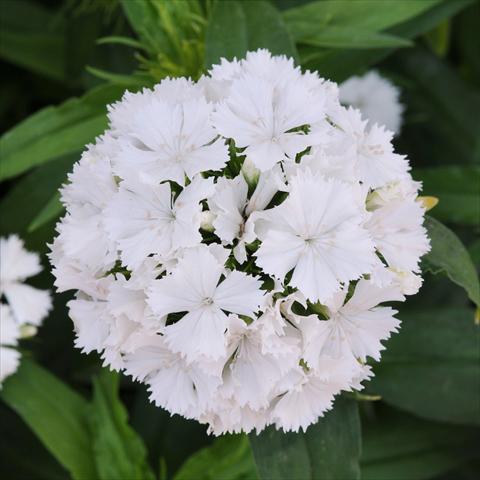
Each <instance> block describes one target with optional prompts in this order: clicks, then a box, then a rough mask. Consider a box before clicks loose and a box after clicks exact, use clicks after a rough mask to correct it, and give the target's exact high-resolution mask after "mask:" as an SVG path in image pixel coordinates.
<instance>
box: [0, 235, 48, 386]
mask: <svg viewBox="0 0 480 480" xmlns="http://www.w3.org/2000/svg"><path fill="white" fill-rule="evenodd" d="M41 271H42V266H41V264H40V258H39V256H38V255H37V254H36V253H33V252H28V251H27V250H25V247H24V244H23V241H22V240H21V239H20V238H19V237H18V236H17V235H10V236H9V237H8V238H4V237H2V238H0V296H1V297H2V300H3V299H5V300H6V302H5V303H4V302H3V301H2V302H1V303H0V388H1V386H2V382H3V380H4V379H5V378H6V377H8V376H9V375H11V374H12V373H14V372H15V371H16V370H17V368H18V365H19V363H20V356H21V355H20V352H19V351H18V350H16V348H15V347H17V346H18V341H19V339H20V338H25V337H30V336H32V335H34V334H35V333H36V328H37V327H38V326H39V325H40V324H41V322H42V320H43V319H44V318H45V317H46V316H47V315H48V312H49V311H50V309H51V307H52V300H51V297H50V293H49V292H48V291H46V290H39V289H38V288H34V287H32V286H30V285H26V284H24V281H25V279H27V278H29V277H32V276H34V275H37V274H38V273H40V272H41Z"/></svg>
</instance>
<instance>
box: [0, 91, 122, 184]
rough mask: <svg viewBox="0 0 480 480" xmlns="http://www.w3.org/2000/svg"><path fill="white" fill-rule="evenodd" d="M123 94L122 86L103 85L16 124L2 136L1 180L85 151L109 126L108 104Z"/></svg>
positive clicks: (0, 140)
mask: <svg viewBox="0 0 480 480" xmlns="http://www.w3.org/2000/svg"><path fill="white" fill-rule="evenodd" d="M122 93H123V88H122V87H120V86H115V85H102V86H100V87H97V88H95V89H94V90H92V91H90V92H88V93H87V94H85V95H84V96H83V97H81V98H72V99H70V100H67V101H66V102H65V103H63V104H61V105H60V106H58V107H47V108H44V109H43V110H40V111H39V112H38V113H35V114H34V115H32V116H31V117H29V118H27V119H26V120H24V121H23V122H21V123H19V124H18V125H16V126H15V127H13V128H12V129H11V130H9V131H8V132H6V133H5V134H4V135H2V137H1V138H0V151H1V152H2V155H1V158H0V180H5V179H6V178H10V177H14V176H16V175H19V174H20V173H23V172H25V171H26V170H28V169H30V168H32V167H33V166H36V165H41V164H44V163H46V162H49V161H51V160H54V159H56V158H59V157H61V156H64V155H67V154H71V153H75V152H80V151H81V150H83V148H84V147H85V145H86V144H87V143H90V142H92V141H93V140H94V139H95V137H96V136H97V135H100V134H101V133H102V132H103V131H104V130H105V128H106V127H107V117H106V104H108V103H111V102H113V101H115V100H117V99H118V98H120V96H121V95H122Z"/></svg>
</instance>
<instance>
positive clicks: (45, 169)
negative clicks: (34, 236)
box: [0, 155, 79, 234]
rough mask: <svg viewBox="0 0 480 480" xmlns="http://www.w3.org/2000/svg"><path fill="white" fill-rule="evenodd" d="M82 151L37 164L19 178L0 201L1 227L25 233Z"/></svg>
mask: <svg viewBox="0 0 480 480" xmlns="http://www.w3.org/2000/svg"><path fill="white" fill-rule="evenodd" d="M78 158H79V155H78V156H76V155H69V156H67V157H64V158H60V159H58V160H55V161H52V162H50V163H48V164H47V165H44V166H42V167H41V168H36V169H34V170H33V171H32V172H30V173H28V175H26V176H25V177H23V178H22V179H21V180H20V181H18V182H17V183H16V184H15V185H14V186H13V187H12V189H11V190H10V191H9V192H8V194H7V195H6V196H5V197H4V198H3V199H2V200H1V202H0V210H1V212H2V214H1V215H0V231H1V232H2V234H8V233H11V232H19V233H25V232H26V231H27V229H28V227H29V226H30V224H31V223H32V222H34V221H35V220H36V218H37V217H38V215H39V214H40V212H42V211H43V210H44V209H45V208H46V207H45V206H46V205H47V204H48V203H49V202H50V200H51V199H52V197H53V196H54V195H55V192H56V191H57V190H58V189H59V187H60V186H61V184H62V183H63V182H65V181H66V179H67V172H68V171H69V170H71V169H72V165H73V163H74V162H75V161H76V160H78ZM38 226H40V225H38Z"/></svg>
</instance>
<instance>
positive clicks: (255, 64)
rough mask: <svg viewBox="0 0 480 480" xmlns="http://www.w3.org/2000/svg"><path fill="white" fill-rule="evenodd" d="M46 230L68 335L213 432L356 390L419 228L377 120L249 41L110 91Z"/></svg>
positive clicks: (416, 254)
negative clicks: (148, 84) (174, 73)
mask: <svg viewBox="0 0 480 480" xmlns="http://www.w3.org/2000/svg"><path fill="white" fill-rule="evenodd" d="M109 120H110V128H109V130H108V131H107V132H106V133H105V135H104V136H103V137H101V138H99V139H98V140H97V142H96V144H95V145H93V146H89V147H88V149H87V151H86V152H85V153H84V154H83V156H82V158H81V160H80V161H79V162H78V163H77V164H76V165H75V167H74V169H73V173H71V174H70V176H69V180H70V183H69V184H68V185H66V186H64V187H63V189H62V200H63V203H64V205H65V206H66V209H67V214H66V216H65V217H64V218H63V219H62V220H61V221H60V223H59V224H58V227H57V228H58V236H57V238H56V239H55V241H54V244H53V245H52V253H51V259H52V262H53V265H54V274H55V276H56V286H57V287H58V289H59V290H60V291H64V290H69V289H74V290H77V291H78V292H77V294H76V298H75V299H74V300H72V301H71V302H70V303H69V308H70V315H71V318H72V319H73V322H74V326H75V331H76V345H77V347H79V348H82V349H83V351H85V352H90V351H93V350H96V351H97V352H100V353H101V355H102V358H103V359H104V361H105V364H107V365H110V366H111V367H112V368H115V369H121V370H124V371H125V372H126V373H128V374H130V375H132V376H133V377H134V378H135V379H138V380H140V381H142V382H145V383H147V384H148V385H149V389H150V392H151V400H152V401H154V402H155V403H156V404H157V405H159V406H161V407H163V408H165V409H166V410H168V411H169V412H171V413H172V414H174V413H176V414H180V415H183V416H185V417H187V418H195V419H197V420H199V421H200V422H203V423H207V424H209V431H210V432H213V433H214V434H221V433H223V432H238V431H247V432H248V431H250V430H252V429H256V430H257V431H260V430H261V429H262V428H264V427H265V426H266V425H269V424H274V425H276V427H277V428H282V429H284V430H294V431H298V429H299V428H303V429H306V428H307V426H308V425H309V424H311V423H313V422H315V421H316V420H317V419H318V417H319V416H322V415H323V413H324V412H325V411H326V410H328V409H329V408H331V407H332V402H333V400H334V396H335V395H336V394H338V393H339V392H341V391H345V390H346V391H349V390H352V389H359V388H361V385H360V382H361V381H363V380H365V379H367V378H369V377H370V376H371V375H372V374H371V371H370V367H369V366H368V365H367V364H366V362H367V357H371V358H373V359H375V360H378V359H379V358H380V351H381V350H382V349H383V348H384V347H383V346H382V344H381V341H382V340H384V339H386V338H388V337H389V336H390V333H391V332H393V331H396V330H397V328H398V326H399V321H398V320H397V319H395V318H394V314H395V313H396V311H395V310H393V309H392V308H391V307H389V306H379V305H380V304H381V303H383V302H388V301H394V300H396V301H402V300H404V299H405V297H404V295H407V294H413V293H415V292H416V291H417V290H418V288H419V287H420V284H421V281H422V280H421V277H420V276H419V275H418V273H419V260H420V257H421V256H422V255H423V254H424V253H425V252H427V251H428V249H429V241H428V239H427V236H426V232H425V229H424V228H423V226H422V222H423V216H424V209H423V207H422V205H421V203H419V201H417V198H416V197H417V191H418V187H419V185H418V184H417V183H415V182H413V181H412V178H411V176H410V174H409V165H408V161H407V160H406V159H405V158H404V157H403V156H401V155H398V154H396V153H394V152H393V148H392V144H391V139H392V133H391V132H389V131H386V130H385V129H384V128H383V127H381V126H378V125H372V126H370V127H367V122H365V121H363V120H362V118H361V116H360V113H359V112H358V111H357V110H354V109H352V108H350V109H346V108H344V107H342V106H341V105H340V103H339V99H338V89H337V86H336V85H335V84H333V83H331V82H328V81H325V80H323V79H321V78H319V77H318V75H317V74H315V73H311V72H306V73H303V74H302V72H301V71H300V69H299V68H295V67H294V65H293V61H292V60H291V59H287V58H285V57H274V56H271V55H270V53H269V52H267V51H265V50H259V51H257V52H251V53H248V54H247V56H246V59H244V60H241V61H231V62H229V61H226V60H222V62H221V64H220V65H215V66H214V67H213V68H212V69H211V70H210V72H209V74H208V75H207V76H205V77H202V78H201V79H200V80H199V81H198V82H192V81H190V80H187V79H185V78H179V79H166V80H164V81H162V82H161V83H160V84H158V85H157V86H156V87H155V88H154V89H153V90H143V91H142V92H139V93H134V94H132V93H128V92H127V93H126V94H125V95H124V97H123V99H122V100H121V101H120V102H118V103H116V104H114V105H111V106H110V107H109Z"/></svg>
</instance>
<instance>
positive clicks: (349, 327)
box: [299, 279, 405, 370]
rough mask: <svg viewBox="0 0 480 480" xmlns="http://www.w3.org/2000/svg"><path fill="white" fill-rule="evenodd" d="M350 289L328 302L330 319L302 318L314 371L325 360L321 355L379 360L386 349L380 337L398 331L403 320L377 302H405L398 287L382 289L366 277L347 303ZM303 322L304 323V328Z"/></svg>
mask: <svg viewBox="0 0 480 480" xmlns="http://www.w3.org/2000/svg"><path fill="white" fill-rule="evenodd" d="M346 295H347V291H346V290H344V291H342V292H339V293H337V294H336V295H335V296H334V297H333V298H332V299H331V300H330V301H329V302H327V305H326V306H327V313H328V316H329V319H328V320H320V319H318V318H315V316H311V317H309V318H308V321H306V320H300V321H299V327H300V328H301V329H302V333H303V334H304V336H305V342H306V347H305V353H304V355H305V357H304V358H305V360H306V361H307V363H308V365H309V366H310V367H311V368H313V369H314V370H318V368H320V366H321V363H322V358H323V357H322V356H323V355H327V356H330V357H333V358H336V359H338V358H347V359H352V361H353V360H354V359H360V360H361V361H362V362H365V361H366V360H367V356H370V357H372V358H373V359H374V360H377V361H378V360H380V351H381V350H383V349H384V347H383V345H382V344H381V340H386V339H387V338H389V337H390V334H391V333H392V332H396V331H397V329H398V327H399V325H400V322H399V321H398V320H397V319H396V318H394V314H395V313H397V312H396V310H393V309H392V308H390V307H379V306H378V305H379V304H380V303H383V302H387V301H393V300H396V301H403V300H404V299H405V297H404V296H403V295H402V294H401V293H400V291H399V289H398V288H397V287H395V286H392V287H386V288H383V289H382V288H379V287H377V286H375V285H373V284H372V283H371V282H369V281H367V280H363V279H362V280H359V281H358V283H357V285H356V287H355V291H354V294H353V296H352V297H351V298H350V299H349V300H348V301H347V302H346V303H344V302H345V298H346ZM302 322H304V325H303V328H302Z"/></svg>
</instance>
